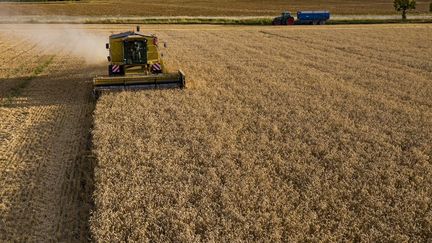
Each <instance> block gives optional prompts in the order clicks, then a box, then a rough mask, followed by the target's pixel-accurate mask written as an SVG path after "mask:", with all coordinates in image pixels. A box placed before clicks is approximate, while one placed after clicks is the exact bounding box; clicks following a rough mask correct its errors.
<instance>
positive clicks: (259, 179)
mask: <svg viewBox="0 0 432 243" xmlns="http://www.w3.org/2000/svg"><path fill="white" fill-rule="evenodd" d="M153 32H154V33H156V34H158V35H159V36H160V38H162V39H164V40H167V41H168V43H169V48H168V49H167V50H166V51H165V58H166V61H167V63H168V64H169V65H170V67H171V68H172V69H176V68H181V69H183V70H184V71H185V73H186V74H187V79H188V88H187V89H185V90H153V91H152V90H146V91H140V92H120V93H111V94H104V95H103V96H102V97H101V98H100V99H99V100H98V102H97V105H96V110H95V113H94V119H95V120H94V131H93V142H94V152H95V154H96V157H97V166H96V169H95V187H96V189H95V193H94V198H95V211H94V213H93V216H92V218H91V230H92V233H93V237H94V239H95V240H96V241H100V242H113V241H123V240H128V241H138V242H142V241H160V242H166V241H176V242H191V241H217V242H232V241H268V242H275V241H276V242H277V241H285V242H291V241H315V240H319V241H341V240H348V241H395V242H403V241H428V240H431V237H432V211H431V210H432V207H431V206H432V201H431V198H432V142H431V141H432V59H431V56H432V48H431V46H432V38H430V37H431V36H432V26H431V25H373V26H327V27H294V28H279V27H274V28H272V27H230V28H228V27H226V28H224V27H208V28H207V29H205V26H203V27H199V28H194V27H190V28H173V29H170V28H168V27H161V28H160V29H156V30H154V31H153Z"/></svg>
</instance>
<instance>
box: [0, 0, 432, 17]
mask: <svg viewBox="0 0 432 243" xmlns="http://www.w3.org/2000/svg"><path fill="white" fill-rule="evenodd" d="M284 9H288V10H291V11H297V10H316V9H328V10H330V11H331V12H332V13H336V14H394V13H395V11H394V8H393V2H392V1H388V0H386V1H376V0H333V1H328V0H308V1H304V0H266V1H262V0H248V1H244V0H241V1H239V0H236V1H232V0H202V1H188V0H163V1H158V2H155V1H151V0H123V1H116V0H90V1H78V2H54V3H24V4H23V3H20V4H17V3H0V15H1V14H2V13H5V14H7V15H33V16H35V15H41V16H47V15H56V16H58V15H60V16H263V15H264V16H268V15H270V16H272V15H277V14H280V12H281V11H282V10H284ZM412 12H414V13H428V12H429V1H428V0H423V1H422V0H418V1H417V8H416V10H414V11H412Z"/></svg>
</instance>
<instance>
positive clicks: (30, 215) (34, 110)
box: [0, 26, 105, 242]
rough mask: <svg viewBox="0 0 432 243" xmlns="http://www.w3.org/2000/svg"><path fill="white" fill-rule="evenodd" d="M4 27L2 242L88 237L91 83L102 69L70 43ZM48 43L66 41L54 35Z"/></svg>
mask: <svg viewBox="0 0 432 243" xmlns="http://www.w3.org/2000/svg"><path fill="white" fill-rule="evenodd" d="M4 27H5V26H1V27H0V48H1V50H2V51H1V52H0V241H1V242H77V241H85V240H87V239H88V237H89V224H88V219H89V210H90V208H91V193H92V192H93V189H92V175H93V171H92V163H91V161H92V160H91V156H89V155H90V154H91V151H90V146H89V144H88V142H89V135H90V133H89V132H90V128H91V125H92V111H93V109H94V104H93V102H92V101H91V95H90V93H91V92H90V91H91V83H90V82H89V81H90V80H91V77H92V76H93V75H95V74H96V73H99V72H101V70H100V69H99V68H98V67H91V66H90V67H89V66H86V65H83V60H82V59H80V58H76V57H73V56H71V55H70V53H69V52H68V51H65V49H67V48H61V47H60V48H58V49H52V50H50V48H46V49H40V48H39V47H38V43H35V41H34V39H32V38H30V37H20V36H16V35H15V34H12V32H11V31H10V29H12V28H10V27H8V28H6V29H4ZM13 29H15V30H16V31H19V32H24V33H25V32H27V31H28V30H26V29H25V28H24V29H21V27H20V26H14V27H13ZM52 29H53V27H52V26H50V27H49V30H52ZM44 31H47V30H44ZM44 42H45V45H47V46H57V47H59V46H58V44H59V43H55V42H54V43H53V42H52V40H50V39H49V38H46V39H45V40H44ZM62 44H63V45H64V46H66V45H71V43H68V42H64V43H62ZM104 69H105V68H103V69H102V70H104Z"/></svg>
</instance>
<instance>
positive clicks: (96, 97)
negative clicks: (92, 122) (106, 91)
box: [92, 90, 101, 100]
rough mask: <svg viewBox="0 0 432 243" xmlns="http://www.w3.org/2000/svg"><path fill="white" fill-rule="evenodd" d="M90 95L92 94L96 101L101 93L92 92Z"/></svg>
mask: <svg viewBox="0 0 432 243" xmlns="http://www.w3.org/2000/svg"><path fill="white" fill-rule="evenodd" d="M92 93H93V99H94V100H98V99H99V97H100V93H101V92H100V91H99V90H93V92H92Z"/></svg>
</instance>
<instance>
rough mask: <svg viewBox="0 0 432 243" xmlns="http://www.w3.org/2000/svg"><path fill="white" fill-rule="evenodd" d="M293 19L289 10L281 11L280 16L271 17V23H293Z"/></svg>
mask: <svg viewBox="0 0 432 243" xmlns="http://www.w3.org/2000/svg"><path fill="white" fill-rule="evenodd" d="M294 21H295V19H294V17H293V16H291V13H290V12H283V13H282V14H281V16H279V17H276V18H274V19H273V22H272V24H273V25H293V24H294Z"/></svg>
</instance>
